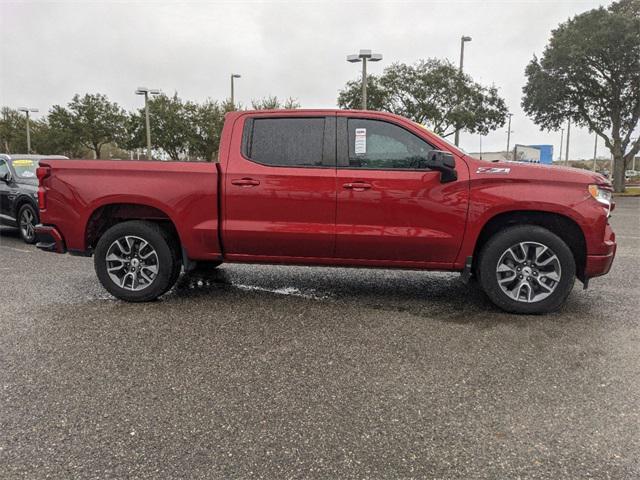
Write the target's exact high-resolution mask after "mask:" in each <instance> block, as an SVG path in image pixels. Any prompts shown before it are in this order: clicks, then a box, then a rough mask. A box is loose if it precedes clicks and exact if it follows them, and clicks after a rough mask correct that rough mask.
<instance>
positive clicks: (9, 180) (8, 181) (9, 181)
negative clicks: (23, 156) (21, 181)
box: [1, 172, 11, 185]
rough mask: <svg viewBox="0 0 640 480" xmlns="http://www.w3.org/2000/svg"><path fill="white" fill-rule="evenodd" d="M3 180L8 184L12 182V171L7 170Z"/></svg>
mask: <svg viewBox="0 0 640 480" xmlns="http://www.w3.org/2000/svg"><path fill="white" fill-rule="evenodd" d="M1 178H2V181H3V182H4V183H6V184H7V185H8V184H10V183H11V172H7V173H5V174H4V175H2V177H1Z"/></svg>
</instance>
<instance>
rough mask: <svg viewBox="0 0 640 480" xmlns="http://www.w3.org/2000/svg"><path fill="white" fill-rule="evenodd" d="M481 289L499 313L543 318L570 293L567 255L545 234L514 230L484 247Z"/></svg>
mask: <svg viewBox="0 0 640 480" xmlns="http://www.w3.org/2000/svg"><path fill="white" fill-rule="evenodd" d="M478 274H479V280H480V284H481V285H482V288H483V290H484V291H485V293H486V294H487V296H488V297H489V298H490V299H491V301H493V303H495V304H496V305H497V306H498V307H500V308H502V309H503V310H506V311H508V312H513V313H530V314H537V313H548V312H552V311H554V310H557V309H558V308H560V306H561V305H562V304H563V303H564V302H565V300H566V299H567V297H568V296H569V293H571V290H572V289H573V284H574V282H575V274H576V264H575V259H574V257H573V253H572V252H571V249H570V248H569V247H568V246H567V244H566V243H564V241H563V240H562V239H561V238H560V237H558V236H557V235H555V234H554V233H552V232H550V231H549V230H547V229H545V228H543V227H539V226H536V225H519V226H515V227H511V228H508V229H506V230H503V231H501V232H499V233H497V234H496V235H494V236H493V237H492V238H490V239H489V241H487V243H486V244H485V245H484V247H483V249H482V251H481V253H480V260H479V262H478Z"/></svg>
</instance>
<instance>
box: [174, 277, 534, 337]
mask: <svg viewBox="0 0 640 480" xmlns="http://www.w3.org/2000/svg"><path fill="white" fill-rule="evenodd" d="M215 291H227V292H233V291H236V292H237V291H243V292H246V293H245V294H247V293H252V294H256V295H270V296H272V297H274V301H277V300H276V299H277V298H280V299H284V298H293V299H297V300H300V301H305V300H307V301H330V302H337V303H345V304H347V305H348V308H350V309H353V308H354V307H355V308H363V309H371V310H379V311H382V312H389V313H391V314H393V313H402V312H406V313H408V314H411V315H416V316H419V317H429V318H434V317H436V318H438V319H439V320H440V321H444V322H448V323H461V324H467V323H478V324H479V325H486V326H490V325H495V324H497V323H504V322H520V323H523V324H525V325H526V324H527V323H528V322H527V321H526V319H535V318H538V319H539V318H542V317H537V316H520V315H511V314H508V313H505V312H502V311H501V310H499V309H498V308H497V307H495V306H494V305H493V304H492V303H491V302H490V301H489V300H488V299H487V297H486V296H485V294H484V292H482V290H481V289H480V288H479V286H478V285H477V283H476V282H474V281H471V282H470V283H469V284H464V283H463V282H462V281H461V280H460V278H459V275H458V274H454V273H453V274H452V273H441V272H421V271H400V270H379V269H349V268H321V267H318V268H314V267H281V266H262V265H225V266H223V267H220V268H216V269H209V270H207V269H196V270H194V271H192V272H189V273H185V274H183V275H182V276H181V277H180V279H179V280H178V282H177V284H176V286H175V287H174V289H173V290H172V292H171V293H170V294H169V296H168V297H171V296H175V297H178V298H188V297H202V296H207V295H212V294H215ZM167 299H169V298H167Z"/></svg>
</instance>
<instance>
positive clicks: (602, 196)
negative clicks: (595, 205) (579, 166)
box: [589, 185, 611, 215]
mask: <svg viewBox="0 0 640 480" xmlns="http://www.w3.org/2000/svg"><path fill="white" fill-rule="evenodd" d="M589 193H590V194H591V196H592V197H593V198H594V199H595V200H596V201H597V202H599V203H601V204H602V206H603V207H605V211H606V212H607V215H609V213H610V212H611V189H609V188H607V187H603V186H600V185H589Z"/></svg>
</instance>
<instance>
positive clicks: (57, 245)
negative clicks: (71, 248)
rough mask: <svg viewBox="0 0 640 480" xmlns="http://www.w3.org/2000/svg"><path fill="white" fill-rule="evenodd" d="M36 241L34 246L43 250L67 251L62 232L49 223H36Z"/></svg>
mask: <svg viewBox="0 0 640 480" xmlns="http://www.w3.org/2000/svg"><path fill="white" fill-rule="evenodd" d="M36 242H37V243H36V247H38V248H39V249H40V250H44V251H45V252H54V253H66V252H67V247H66V245H65V242H64V238H63V237H62V234H61V233H60V232H59V231H58V229H57V228H56V227H53V226H51V225H42V224H39V225H36Z"/></svg>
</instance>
